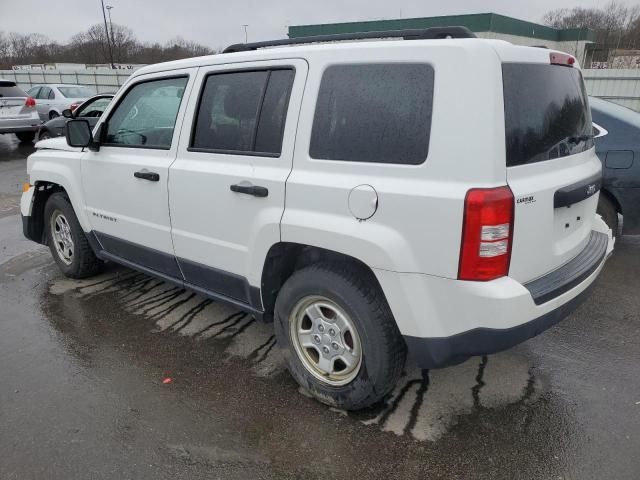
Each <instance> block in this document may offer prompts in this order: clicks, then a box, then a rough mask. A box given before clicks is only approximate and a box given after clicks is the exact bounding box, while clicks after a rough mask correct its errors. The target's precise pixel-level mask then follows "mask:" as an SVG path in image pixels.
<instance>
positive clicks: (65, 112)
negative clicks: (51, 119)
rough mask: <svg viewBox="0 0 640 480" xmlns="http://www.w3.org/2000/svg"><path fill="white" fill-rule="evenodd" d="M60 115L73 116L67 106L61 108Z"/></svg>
mask: <svg viewBox="0 0 640 480" xmlns="http://www.w3.org/2000/svg"><path fill="white" fill-rule="evenodd" d="M62 116H63V117H64V118H73V112H71V110H69V109H68V108H65V109H64V110H62Z"/></svg>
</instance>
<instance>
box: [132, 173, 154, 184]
mask: <svg viewBox="0 0 640 480" xmlns="http://www.w3.org/2000/svg"><path fill="white" fill-rule="evenodd" d="M133 176H134V177H136V178H141V179H142V180H149V181H150V182H157V181H158V180H160V175H158V174H157V173H155V172H135V173H134V174H133Z"/></svg>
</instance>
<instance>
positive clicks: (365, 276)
mask: <svg viewBox="0 0 640 480" xmlns="http://www.w3.org/2000/svg"><path fill="white" fill-rule="evenodd" d="M309 311H311V312H313V313H311V314H307V313H306V312H309ZM312 317H314V318H312ZM305 322H306V325H305ZM274 323H275V325H274V327H275V333H276V338H277V341H278V345H279V347H280V348H281V349H282V350H283V353H284V356H285V359H286V363H287V367H288V369H289V372H290V373H291V375H292V376H293V378H294V379H295V380H296V381H297V382H298V383H299V384H300V385H301V386H302V387H303V388H304V389H305V390H306V391H307V392H309V393H310V394H311V395H312V396H313V397H314V398H316V399H317V400H319V401H320V402H322V403H325V404H327V405H331V406H334V407H338V408H343V409H346V410H358V409H362V408H366V407H368V406H371V405H373V404H375V403H376V402H378V401H380V400H382V399H383V398H384V397H385V396H386V395H387V394H389V393H390V392H391V390H392V389H393V387H394V386H395V384H396V383H397V381H398V378H399V377H400V375H401V374H402V370H403V368H404V364H405V360H406V346H405V343H404V340H403V338H402V336H401V335H400V332H399V330H398V327H397V325H396V322H395V320H394V318H393V315H392V314H391V310H390V309H389V306H388V304H387V301H386V299H385V298H384V295H383V293H382V291H381V290H380V287H379V285H378V284H377V282H376V280H375V277H373V275H372V274H371V273H370V272H369V271H367V270H365V269H364V268H361V267H359V266H354V265H351V264H348V263H344V264H334V263H323V264H316V265H311V266H309V267H305V268H303V269H301V270H298V271H297V272H295V273H294V274H293V275H292V276H291V277H290V278H289V279H288V280H287V281H286V282H285V284H284V285H283V287H282V289H281V290H280V293H279V294H278V298H277V300H276V307H275V322H274ZM320 326H322V328H320ZM305 332H308V333H305ZM302 338H304V339H305V340H302ZM323 349H326V351H325V350H323ZM323 351H325V353H326V355H323V353H322V352H323ZM322 362H324V363H322ZM327 362H328V363H327ZM327 366H328V367H329V368H328V369H327V368H326V367H327ZM323 367H325V368H323Z"/></svg>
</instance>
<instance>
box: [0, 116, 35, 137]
mask: <svg viewBox="0 0 640 480" xmlns="http://www.w3.org/2000/svg"><path fill="white" fill-rule="evenodd" d="M40 123H42V122H41V121H40V117H37V116H36V117H30V118H25V119H23V118H19V119H6V120H0V133H19V132H35V131H37V130H38V128H39V127H40Z"/></svg>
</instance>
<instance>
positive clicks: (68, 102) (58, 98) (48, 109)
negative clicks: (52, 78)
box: [27, 83, 96, 121]
mask: <svg viewBox="0 0 640 480" xmlns="http://www.w3.org/2000/svg"><path fill="white" fill-rule="evenodd" d="M27 94H28V95H29V96H30V97H32V98H34V99H35V100H36V104H37V107H36V108H37V109H38V114H39V115H40V118H41V119H42V120H44V121H47V120H51V119H52V118H56V117H59V116H60V115H62V111H63V110H66V109H67V108H68V109H70V110H71V111H73V110H75V108H76V107H77V106H78V105H80V104H81V103H82V102H84V101H85V100H86V99H87V98H89V97H93V96H94V95H95V94H96V91H95V90H94V89H92V88H91V87H87V86H84V85H73V84H65V83H55V84H40V85H34V86H33V87H31V88H30V89H29V91H28V92H27Z"/></svg>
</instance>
